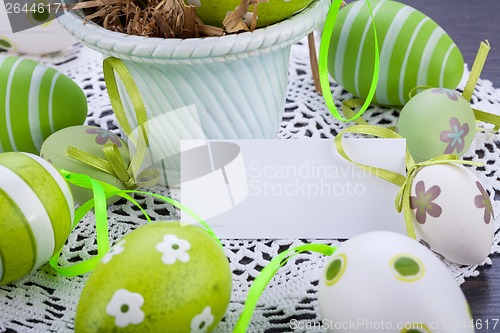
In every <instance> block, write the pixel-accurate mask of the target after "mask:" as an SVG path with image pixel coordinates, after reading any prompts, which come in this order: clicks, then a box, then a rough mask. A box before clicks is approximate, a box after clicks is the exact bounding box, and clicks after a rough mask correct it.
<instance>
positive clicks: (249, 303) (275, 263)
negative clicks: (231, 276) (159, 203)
mask: <svg viewBox="0 0 500 333" xmlns="http://www.w3.org/2000/svg"><path fill="white" fill-rule="evenodd" d="M335 250H336V248H335V247H333V246H329V245H325V244H304V245H299V246H297V247H294V248H292V249H289V250H286V251H283V252H282V253H280V254H279V255H277V256H276V257H275V258H273V259H272V260H271V261H270V262H269V264H267V265H266V267H264V269H262V271H261V272H260V273H259V275H258V276H257V277H256V278H255V280H254V281H253V283H252V286H251V287H250V290H249V291H248V296H247V299H246V301H245V305H244V308H243V312H242V313H241V315H240V317H239V319H238V321H237V322H236V326H235V327H234V330H233V332H234V333H244V332H246V331H247V328H248V325H249V323H250V320H251V319H252V315H253V312H254V311H255V307H256V306H257V302H258V301H259V298H260V296H261V295H262V293H263V291H264V289H265V288H266V286H267V285H268V284H269V282H270V281H271V279H272V278H273V277H274V275H276V273H277V272H278V270H279V269H280V268H281V267H283V266H284V265H285V264H286V263H287V262H288V260H290V259H291V258H293V257H295V256H296V255H298V254H300V253H303V252H306V251H309V252H316V253H320V254H323V255H326V256H331V255H332V254H333V253H334V252H335Z"/></svg>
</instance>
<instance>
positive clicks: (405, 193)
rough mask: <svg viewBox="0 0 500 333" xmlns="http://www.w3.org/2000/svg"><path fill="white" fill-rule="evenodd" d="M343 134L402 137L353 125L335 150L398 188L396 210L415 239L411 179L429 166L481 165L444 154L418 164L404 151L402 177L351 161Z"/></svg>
mask: <svg viewBox="0 0 500 333" xmlns="http://www.w3.org/2000/svg"><path fill="white" fill-rule="evenodd" d="M345 133H356V134H365V135H373V136H376V137H379V138H387V139H396V138H398V139H402V138H403V137H402V136H401V135H399V134H398V133H396V132H394V131H393V130H390V129H388V128H383V127H379V126H374V125H355V126H351V127H348V128H346V129H345V130H344V131H342V132H341V133H339V134H338V135H337V136H336V137H335V148H336V149H337V151H338V153H339V154H340V156H342V157H343V158H344V159H346V160H347V161H349V162H351V163H353V164H355V165H357V166H358V167H360V168H362V169H363V170H366V171H368V172H370V173H371V174H373V175H375V176H377V177H379V178H382V179H385V180H387V181H389V182H391V183H393V184H395V185H397V186H398V187H400V190H399V193H398V195H397V196H396V200H395V206H396V209H397V211H398V212H399V213H401V211H403V214H404V219H405V224H406V233H407V234H408V236H409V237H411V238H413V239H416V238H417V236H416V233H415V226H414V225H413V214H412V210H411V207H410V193H411V188H412V184H413V179H414V178H415V176H416V175H417V173H418V171H420V169H421V168H423V167H426V166H430V165H436V164H450V163H451V164H462V165H464V164H465V165H475V166H480V165H481V163H478V162H472V161H464V160H460V159H459V158H458V157H457V156H456V155H452V154H445V155H441V156H437V157H435V158H433V159H430V160H428V161H423V162H420V163H415V161H414V160H413V158H412V157H411V155H410V153H409V152H408V150H407V151H406V158H405V159H406V161H405V163H406V169H407V175H406V176H403V175H401V174H399V173H396V172H393V171H390V170H386V169H382V168H377V167H373V166H369V165H365V164H361V163H357V162H355V161H353V160H352V159H351V158H350V157H349V156H347V154H346V152H345V150H344V147H343V145H342V138H343V136H344V134H345Z"/></svg>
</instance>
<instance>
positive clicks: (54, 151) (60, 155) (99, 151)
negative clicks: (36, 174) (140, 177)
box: [40, 126, 130, 204]
mask: <svg viewBox="0 0 500 333" xmlns="http://www.w3.org/2000/svg"><path fill="white" fill-rule="evenodd" d="M106 144H114V145H115V146H116V148H117V150H118V152H119V155H120V156H119V158H120V159H121V160H122V162H123V165H124V167H125V168H127V167H128V166H129V164H130V155H129V149H128V145H127V143H126V142H125V141H124V140H123V139H122V138H120V137H119V136H118V135H116V134H114V133H113V132H111V131H108V130H107V129H103V128H99V127H95V126H71V127H68V128H65V129H62V130H60V131H57V132H55V133H54V134H52V135H51V136H49V137H48V138H47V139H46V140H45V142H44V143H43V145H42V148H41V149H40V154H41V156H42V157H43V158H45V159H46V160H47V161H49V162H50V163H52V164H53V165H54V166H55V167H56V168H58V169H64V170H66V171H70V172H74V173H81V174H85V175H87V176H90V177H91V178H93V179H96V180H99V181H102V182H105V183H107V184H111V185H113V186H115V187H117V188H119V189H125V187H126V186H125V184H123V183H122V182H121V181H120V179H118V178H117V176H116V175H115V174H113V173H112V172H106V171H103V170H102V169H99V168H96V167H94V166H91V165H89V164H87V163H85V161H89V160H91V157H92V160H93V159H94V158H98V159H101V160H102V161H107V159H106V155H105V153H104V146H105V145H106ZM110 171H111V170H110ZM71 191H72V192H73V196H74V199H75V202H76V203H77V204H82V203H84V202H86V201H87V200H89V199H91V198H92V190H90V189H86V188H82V187H79V186H75V185H73V184H71ZM119 198H120V197H118V196H115V197H112V198H110V199H108V204H111V203H113V202H116V201H117V200H118V199H119Z"/></svg>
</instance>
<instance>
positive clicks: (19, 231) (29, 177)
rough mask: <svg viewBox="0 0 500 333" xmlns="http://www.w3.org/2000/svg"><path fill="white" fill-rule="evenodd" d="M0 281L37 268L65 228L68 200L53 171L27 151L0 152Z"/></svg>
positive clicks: (63, 238)
mask: <svg viewBox="0 0 500 333" xmlns="http://www.w3.org/2000/svg"><path fill="white" fill-rule="evenodd" d="M0 210H1V215H0V284H2V285H3V284H8V283H10V282H12V281H15V280H17V279H19V278H21V277H23V276H25V275H26V274H28V273H30V272H32V271H34V270H37V269H38V268H40V267H41V266H42V265H43V264H45V263H47V262H48V261H49V259H50V258H51V257H52V256H53V255H54V253H55V252H56V251H58V250H59V249H60V248H61V247H62V246H63V245H64V243H65V242H66V240H67V238H68V235H69V234H70V232H71V228H72V223H73V218H74V204H73V198H72V196H71V192H70V189H69V187H68V185H67V183H66V181H65V179H64V178H63V177H62V176H61V175H60V174H59V172H58V171H57V170H56V169H55V168H54V167H53V166H52V165H51V164H50V163H48V162H47V161H45V160H44V159H42V158H40V157H38V156H36V155H33V154H28V153H17V152H9V153H1V154H0Z"/></svg>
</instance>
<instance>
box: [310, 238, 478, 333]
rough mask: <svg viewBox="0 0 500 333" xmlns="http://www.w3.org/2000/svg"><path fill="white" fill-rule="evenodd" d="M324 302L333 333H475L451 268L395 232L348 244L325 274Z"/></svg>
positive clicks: (320, 291) (321, 303)
mask: <svg viewBox="0 0 500 333" xmlns="http://www.w3.org/2000/svg"><path fill="white" fill-rule="evenodd" d="M318 302H319V308H320V312H321V317H322V320H323V321H322V323H327V324H328V325H329V326H328V328H329V329H330V331H332V332H370V333H373V332H386V333H410V332H411V333H431V332H441V333H444V332H447V333H457V332H467V333H473V332H474V329H473V328H472V326H471V325H469V324H470V323H471V320H472V316H471V313H470V309H469V305H468V303H467V300H466V298H465V296H464V294H463V293H462V291H461V289H460V287H459V286H458V284H457V283H456V282H455V280H454V278H453V276H452V275H451V273H450V272H449V270H448V268H447V267H446V266H445V265H444V264H443V263H442V262H441V261H440V260H439V259H438V258H436V257H435V256H434V255H433V254H432V252H430V251H428V250H427V249H426V248H425V247H424V246H422V245H421V244H419V243H418V242H416V241H415V240H413V239H411V238H409V237H407V236H404V235H401V234H397V233H393V232H386V231H376V232H370V233H366V234H362V235H359V236H356V237H354V238H351V239H350V240H348V241H346V242H345V243H344V244H342V246H341V247H339V249H338V250H337V251H335V252H334V253H333V255H332V257H331V258H330V259H329V260H328V262H327V263H326V265H325V268H324V270H323V273H322V274H321V277H320V281H319V286H318Z"/></svg>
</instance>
